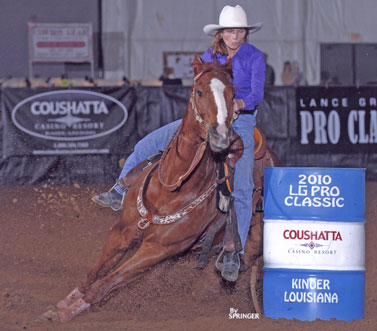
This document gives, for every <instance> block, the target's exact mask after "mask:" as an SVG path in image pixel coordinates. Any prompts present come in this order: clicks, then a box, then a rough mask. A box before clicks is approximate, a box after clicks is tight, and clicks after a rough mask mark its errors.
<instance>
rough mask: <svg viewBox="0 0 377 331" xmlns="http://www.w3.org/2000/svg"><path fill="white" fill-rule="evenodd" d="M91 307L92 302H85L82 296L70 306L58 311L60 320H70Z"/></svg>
mask: <svg viewBox="0 0 377 331" xmlns="http://www.w3.org/2000/svg"><path fill="white" fill-rule="evenodd" d="M89 307H90V303H87V302H85V301H84V299H82V298H80V299H78V300H76V301H75V302H74V303H73V304H71V305H70V306H69V307H68V308H66V309H63V310H59V311H58V315H59V318H60V322H62V323H64V322H69V321H70V320H71V319H72V318H74V317H75V316H77V315H78V314H80V313H81V312H83V311H84V310H86V309H88V308H89Z"/></svg>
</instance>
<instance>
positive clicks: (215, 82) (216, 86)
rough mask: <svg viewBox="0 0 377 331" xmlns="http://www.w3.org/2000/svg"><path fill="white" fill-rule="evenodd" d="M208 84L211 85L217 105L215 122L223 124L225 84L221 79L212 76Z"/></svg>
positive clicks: (224, 117) (225, 113)
mask: <svg viewBox="0 0 377 331" xmlns="http://www.w3.org/2000/svg"><path fill="white" fill-rule="evenodd" d="M209 86H210V87H211V90H212V93H213V96H214V98H215V102H216V106H217V124H219V125H224V124H225V120H226V115H227V111H226V102H225V97H224V90H225V85H224V83H223V82H222V81H221V80H219V79H217V78H212V80H211V84H210V85H209Z"/></svg>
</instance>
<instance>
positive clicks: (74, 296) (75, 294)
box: [56, 287, 84, 309]
mask: <svg viewBox="0 0 377 331" xmlns="http://www.w3.org/2000/svg"><path fill="white" fill-rule="evenodd" d="M83 296H84V293H81V292H80V290H79V289H78V287H76V288H74V289H73V290H72V292H71V293H69V294H68V295H67V296H66V297H65V299H63V300H61V301H59V302H58V303H57V305H56V307H58V308H59V309H65V308H68V307H69V306H70V305H71V304H73V303H74V302H75V301H76V300H78V299H80V298H82V297H83Z"/></svg>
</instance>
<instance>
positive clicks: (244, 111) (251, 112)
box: [240, 109, 256, 115]
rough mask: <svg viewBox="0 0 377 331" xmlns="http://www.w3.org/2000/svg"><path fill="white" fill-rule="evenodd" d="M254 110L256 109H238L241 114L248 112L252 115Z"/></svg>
mask: <svg viewBox="0 0 377 331" xmlns="http://www.w3.org/2000/svg"><path fill="white" fill-rule="evenodd" d="M255 110H256V109H253V110H246V109H245V110H241V111H240V115H242V114H248V115H254V114H255Z"/></svg>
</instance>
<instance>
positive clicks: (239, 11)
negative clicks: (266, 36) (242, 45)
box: [203, 5, 263, 36]
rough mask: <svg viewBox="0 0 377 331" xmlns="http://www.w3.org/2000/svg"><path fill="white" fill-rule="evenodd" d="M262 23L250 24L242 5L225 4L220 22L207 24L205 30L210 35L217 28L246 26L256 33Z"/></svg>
mask: <svg viewBox="0 0 377 331" xmlns="http://www.w3.org/2000/svg"><path fill="white" fill-rule="evenodd" d="M262 25H263V24H262V23H255V24H253V25H248V24H247V17H246V13H245V11H244V10H243V8H242V7H241V6H239V5H237V6H235V7H232V6H225V7H224V8H223V10H222V11H221V13H220V16H219V24H207V25H206V26H205V27H204V28H203V31H204V33H205V34H208V35H210V36H214V35H215V34H216V32H217V30H220V29H227V28H244V29H248V30H249V32H250V33H254V32H257V31H259V30H260V29H261V28H262Z"/></svg>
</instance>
